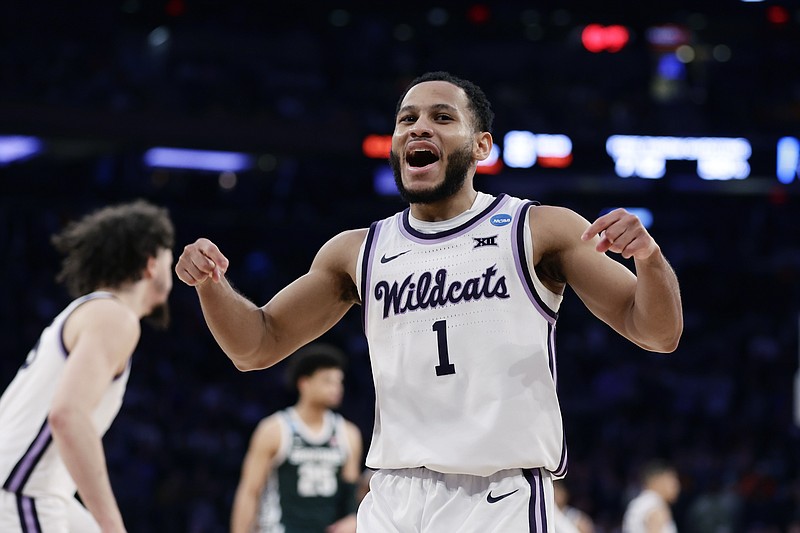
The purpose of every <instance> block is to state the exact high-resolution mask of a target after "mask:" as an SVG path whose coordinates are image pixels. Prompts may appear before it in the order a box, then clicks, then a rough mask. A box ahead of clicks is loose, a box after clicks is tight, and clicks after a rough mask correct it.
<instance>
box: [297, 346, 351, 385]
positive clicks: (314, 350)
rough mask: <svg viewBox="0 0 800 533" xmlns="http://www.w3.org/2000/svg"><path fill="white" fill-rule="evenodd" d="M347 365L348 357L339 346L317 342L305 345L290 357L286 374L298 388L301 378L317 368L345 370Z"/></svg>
mask: <svg viewBox="0 0 800 533" xmlns="http://www.w3.org/2000/svg"><path fill="white" fill-rule="evenodd" d="M345 366H346V359H345V357H344V354H343V353H342V351H341V350H340V349H339V348H337V347H335V346H333V345H331V344H325V343H321V342H316V343H313V344H308V345H306V346H303V347H302V348H300V349H299V350H297V351H296V352H295V353H294V354H293V355H291V356H290V357H289V367H288V368H287V371H286V375H287V378H288V382H289V384H290V385H291V386H293V387H294V388H297V382H298V381H299V380H300V378H302V377H307V376H311V375H313V374H314V372H316V371H317V370H326V369H328V368H338V369H340V370H344V368H345Z"/></svg>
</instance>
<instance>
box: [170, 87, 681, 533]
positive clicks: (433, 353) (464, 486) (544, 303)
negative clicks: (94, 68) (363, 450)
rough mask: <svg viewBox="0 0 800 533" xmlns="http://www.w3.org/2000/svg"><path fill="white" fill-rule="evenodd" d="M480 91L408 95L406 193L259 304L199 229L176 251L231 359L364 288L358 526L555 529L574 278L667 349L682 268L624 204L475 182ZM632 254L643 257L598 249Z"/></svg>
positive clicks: (241, 364) (260, 357)
mask: <svg viewBox="0 0 800 533" xmlns="http://www.w3.org/2000/svg"><path fill="white" fill-rule="evenodd" d="M492 118H493V112H492V111H491V108H490V104H489V102H488V101H487V99H486V96H485V95H484V93H483V91H482V90H481V89H480V88H479V87H477V86H476V85H474V84H472V83H471V82H468V81H465V80H462V79H459V78H456V77H454V76H452V75H450V74H448V73H443V72H436V73H429V74H426V75H423V76H421V77H420V78H417V79H416V80H414V81H413V82H412V83H411V84H410V86H409V88H408V89H407V90H406V92H405V93H404V94H403V95H402V96H401V98H400V100H399V102H398V105H397V114H396V122H395V129H394V134H393V137H392V149H391V153H390V163H391V165H392V167H393V170H394V173H395V179H396V182H397V185H398V188H399V189H400V191H401V194H402V195H403V197H404V198H405V199H406V200H407V201H408V202H409V203H410V207H409V208H408V209H406V210H404V211H402V212H400V213H397V214H396V215H394V216H391V217H389V218H386V219H384V220H381V221H378V222H375V223H373V224H372V225H371V227H370V228H368V229H359V230H350V231H345V232H343V233H341V234H339V235H337V236H335V237H333V238H332V239H331V240H329V241H328V242H327V243H326V244H325V245H323V247H322V248H321V249H320V251H319V252H318V253H317V255H316V257H315V258H314V260H313V262H312V265H311V268H310V270H309V271H308V273H306V274H305V275H303V276H301V277H300V278H298V279H297V280H296V281H294V282H292V283H291V284H290V285H289V286H287V287H286V288H285V289H283V290H282V291H280V292H279V293H278V294H276V295H275V296H274V297H273V298H272V299H271V300H270V301H269V302H268V303H267V304H266V305H264V306H263V307H257V306H256V305H255V304H253V303H252V302H250V301H248V300H247V299H246V298H245V297H244V296H242V295H240V294H239V293H237V292H236V291H235V290H234V289H233V288H232V287H231V285H230V284H229V282H228V281H227V280H226V279H225V272H226V269H227V268H228V259H227V258H226V257H225V256H224V255H223V253H222V252H221V251H220V250H219V248H217V246H216V245H215V244H213V243H212V242H211V241H209V240H208V239H204V238H200V239H198V240H197V241H195V242H194V243H193V244H190V245H188V246H187V247H186V248H185V249H184V252H183V254H182V255H181V257H180V259H179V260H178V263H177V265H176V271H177V274H178V277H179V278H180V279H181V280H182V281H184V282H185V283H187V284H188V285H191V286H194V287H195V288H196V290H197V294H198V296H199V298H200V303H201V306H202V309H203V313H204V314H205V317H206V321H207V323H208V326H209V328H210V330H211V332H212V333H213V335H214V337H215V339H216V340H217V342H218V343H219V345H220V346H221V347H222V349H223V350H224V351H225V352H226V354H227V355H228V357H229V358H230V359H231V360H232V362H233V363H234V364H235V365H236V366H237V368H239V369H242V370H250V369H257V368H265V367H269V366H271V365H274V364H275V363H276V362H278V361H280V360H281V359H283V358H284V357H286V356H287V355H288V354H290V353H292V352H294V351H295V350H296V349H297V348H298V347H299V346H302V345H304V344H306V343H307V342H310V341H311V340H313V339H315V338H317V337H319V336H320V335H321V334H323V333H324V332H325V331H327V330H328V329H329V328H331V327H332V326H333V325H334V324H335V323H336V322H337V321H338V320H340V319H341V317H342V316H343V315H344V314H345V313H346V312H347V310H348V309H350V307H351V306H352V305H354V304H360V305H361V306H362V313H363V327H364V331H365V333H366V336H367V340H368V342H369V350H370V357H371V361H372V370H373V376H374V384H375V394H376V412H375V424H374V428H373V435H372V440H371V444H370V448H369V451H368V453H367V460H366V465H367V466H368V467H371V468H375V469H377V472H376V473H375V474H374V476H373V477H372V479H371V481H370V487H371V490H370V492H369V493H368V494H367V496H366V497H365V499H364V501H363V502H362V503H361V505H360V506H359V510H358V530H359V533H387V532H400V531H421V532H439V531H460V532H463V531H476V532H478V531H479V532H481V533H486V532H491V531H497V532H521V531H548V532H550V533H552V531H553V524H552V521H551V520H550V516H551V515H552V513H553V506H554V502H553V487H552V480H553V478H560V477H562V476H564V474H565V473H566V470H567V449H566V445H565V439H564V433H563V426H562V421H561V413H560V408H559V404H558V398H557V396H556V364H555V362H556V361H555V346H556V345H555V331H556V328H555V327H556V319H557V318H558V309H559V305H560V303H561V299H562V295H563V293H564V290H565V287H566V285H567V284H569V285H570V286H571V287H572V289H573V290H574V291H575V292H576V293H577V294H578V296H579V297H580V299H581V300H582V301H583V302H584V304H585V305H586V306H587V307H588V308H589V309H590V310H591V311H592V312H593V313H594V314H595V315H596V316H597V317H599V318H600V319H601V320H603V321H604V322H606V323H607V324H608V325H609V326H610V327H611V328H613V329H614V330H615V331H617V332H618V333H620V334H621V335H623V336H624V337H626V338H627V339H630V340H631V341H632V342H634V343H635V344H637V345H639V346H641V347H642V348H644V349H647V350H652V351H657V352H671V351H673V350H675V348H676V347H677V344H678V341H679V338H680V335H681V332H682V329H683V319H682V311H681V302H680V295H679V289H678V282H677V278H676V276H675V274H674V272H673V270H672V269H671V267H670V265H669V264H668V262H667V260H666V259H665V258H664V256H663V255H662V253H661V250H660V248H659V246H658V244H657V243H656V242H655V240H654V239H653V238H652V236H651V235H650V234H649V233H648V232H647V231H646V230H645V228H644V226H643V225H642V224H641V222H640V221H639V220H638V218H637V217H635V216H634V215H632V214H630V213H628V212H626V211H625V210H623V209H617V210H615V211H612V212H610V213H608V214H605V215H603V216H601V217H600V218H598V219H597V220H595V221H594V222H592V223H591V224H590V223H589V222H588V221H586V220H585V219H583V218H582V217H580V216H579V215H578V214H576V213H575V212H573V211H570V210H568V209H564V208H560V207H553V206H544V205H538V204H537V203H536V202H530V201H525V200H521V199H518V198H513V197H511V196H508V195H505V194H501V195H499V196H497V197H493V196H490V195H488V194H484V193H480V192H478V191H476V190H475V188H474V186H473V178H474V175H475V170H476V166H477V163H478V161H481V160H483V159H486V158H487V157H488V156H489V153H490V151H491V148H492V135H491V133H490V130H491V122H492ZM608 251H611V252H613V253H617V254H621V256H622V257H624V258H627V259H630V258H632V259H633V261H632V262H633V266H634V267H635V271H636V273H635V274H634V273H633V272H632V271H631V269H629V268H626V266H625V265H623V264H622V263H620V262H618V261H616V260H614V259H613V258H611V257H609V256H608V255H606V253H605V252H608Z"/></svg>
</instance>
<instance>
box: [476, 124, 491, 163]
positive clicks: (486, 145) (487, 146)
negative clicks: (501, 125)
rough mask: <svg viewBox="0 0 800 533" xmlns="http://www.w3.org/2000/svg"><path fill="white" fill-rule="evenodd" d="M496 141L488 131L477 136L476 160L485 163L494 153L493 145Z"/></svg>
mask: <svg viewBox="0 0 800 533" xmlns="http://www.w3.org/2000/svg"><path fill="white" fill-rule="evenodd" d="M493 144H494V140H493V139H492V134H491V133H489V132H488V131H482V132H480V133H476V134H475V152H474V155H475V159H477V160H478V161H483V160H485V159H486V158H487V157H489V155H490V154H491V153H492V145H493Z"/></svg>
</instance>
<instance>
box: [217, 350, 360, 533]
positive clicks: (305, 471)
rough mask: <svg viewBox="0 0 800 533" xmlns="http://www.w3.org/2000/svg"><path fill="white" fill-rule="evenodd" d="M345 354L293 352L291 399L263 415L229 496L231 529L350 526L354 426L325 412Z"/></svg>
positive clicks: (326, 531) (337, 397)
mask: <svg viewBox="0 0 800 533" xmlns="http://www.w3.org/2000/svg"><path fill="white" fill-rule="evenodd" d="M343 366H344V358H343V356H342V355H341V353H340V352H339V351H338V350H337V349H335V348H333V347H332V346H327V345H320V344H313V345H309V346H307V347H305V348H303V349H301V353H298V354H296V355H294V356H293V357H292V367H291V372H290V376H291V380H290V381H291V383H292V385H294V387H296V389H297V392H298V394H299V399H298V402H297V404H295V405H294V406H293V407H290V408H288V409H285V410H283V411H279V412H277V413H275V414H273V415H272V416H269V417H267V418H265V419H264V420H262V421H261V422H260V423H259V424H258V427H257V428H256V430H255V432H254V433H253V436H252V438H251V440H250V447H249V448H248V450H247V454H246V456H245V459H244V463H243V465H242V475H241V479H240V480H239V486H238V487H237V489H236V496H235V497H234V501H233V513H232V516H231V533H251V532H253V531H256V532H258V533H315V532H318V533H355V530H356V515H355V512H356V495H355V492H356V483H357V481H358V477H359V475H360V473H361V448H362V444H361V432H360V431H359V430H358V428H357V427H356V426H355V424H353V423H352V422H349V421H347V420H345V419H344V418H343V417H342V416H341V415H339V414H336V413H334V412H333V411H332V409H335V408H336V407H338V406H339V404H340V403H341V401H342V394H343V390H344V389H343V380H344V371H343Z"/></svg>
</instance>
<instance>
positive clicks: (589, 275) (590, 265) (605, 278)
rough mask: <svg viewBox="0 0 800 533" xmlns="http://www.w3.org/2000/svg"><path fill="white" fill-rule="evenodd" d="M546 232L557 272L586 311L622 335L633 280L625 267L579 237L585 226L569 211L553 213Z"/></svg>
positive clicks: (592, 243) (587, 223)
mask: <svg viewBox="0 0 800 533" xmlns="http://www.w3.org/2000/svg"><path fill="white" fill-rule="evenodd" d="M551 214H553V215H555V216H553V217H551V219H552V220H551V221H550V222H551V223H550V228H551V232H552V236H551V239H553V241H552V242H553V244H551V246H552V248H553V249H555V250H556V252H555V256H556V257H557V260H556V261H557V264H558V269H559V271H560V273H561V275H562V276H563V278H564V280H565V281H566V283H567V284H568V285H569V286H570V287H572V289H573V290H574V291H575V293H576V294H577V295H578V297H579V298H580V299H581V300H582V301H583V302H584V304H585V305H586V307H587V308H588V309H589V310H590V311H591V312H592V313H593V314H594V315H595V316H597V317H598V318H600V319H601V320H603V321H604V322H606V323H607V324H609V325H610V326H611V327H613V328H614V329H615V330H617V331H620V332H623V331H624V325H625V316H626V315H627V313H628V312H629V310H630V308H631V306H632V305H633V295H634V292H635V290H636V277H635V275H634V274H633V272H631V270H630V269H628V268H627V267H626V266H625V265H623V264H621V263H619V262H618V261H615V260H614V259H612V258H611V257H609V256H608V255H606V254H605V253H603V252H598V251H597V250H595V246H596V245H597V240H598V237H594V238H592V239H590V240H589V241H583V240H581V235H582V234H583V232H584V231H585V230H586V228H588V227H589V222H588V221H587V220H586V219H584V218H583V217H581V216H580V215H578V214H577V213H574V212H572V211H569V210H566V209H560V210H554V211H552V212H551Z"/></svg>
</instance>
